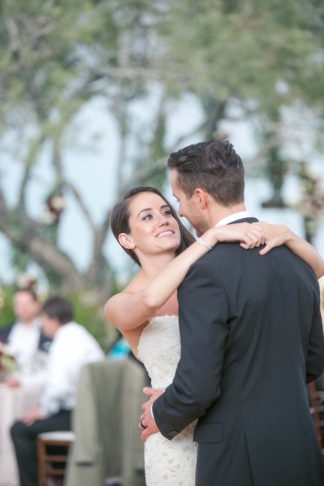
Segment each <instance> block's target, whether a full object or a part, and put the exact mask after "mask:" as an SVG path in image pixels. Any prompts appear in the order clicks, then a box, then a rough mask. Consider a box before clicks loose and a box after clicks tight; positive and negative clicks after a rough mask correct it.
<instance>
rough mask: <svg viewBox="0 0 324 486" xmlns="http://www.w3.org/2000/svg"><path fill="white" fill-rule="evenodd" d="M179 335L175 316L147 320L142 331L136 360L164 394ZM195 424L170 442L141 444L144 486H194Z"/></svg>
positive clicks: (174, 363)
mask: <svg viewBox="0 0 324 486" xmlns="http://www.w3.org/2000/svg"><path fill="white" fill-rule="evenodd" d="M180 351H181V347H180V333H179V323H178V317H177V316H157V317H153V318H152V319H150V321H149V324H148V325H147V326H146V327H145V328H144V330H143V331H142V335H141V337H140V340H139V344H138V357H139V358H140V359H141V360H142V362H143V364H144V366H145V368H146V370H147V372H148V374H149V376H150V378H151V384H152V387H153V388H156V389H160V390H161V389H162V390H164V389H165V388H166V387H167V386H168V385H170V384H171V383H172V380H173V378H174V375H175V372H176V369H177V364H178V362H179V359H180ZM194 426H195V424H190V425H189V426H188V427H186V428H185V429H184V430H183V431H182V432H181V433H180V434H178V435H177V436H176V437H175V438H174V439H172V441H169V440H167V439H166V438H165V437H163V436H162V435H161V434H159V433H158V434H153V435H151V436H150V437H149V438H148V440H147V441H146V442H145V476H146V484H147V486H194V484H195V470H196V461H197V444H196V443H194V442H193V430H194Z"/></svg>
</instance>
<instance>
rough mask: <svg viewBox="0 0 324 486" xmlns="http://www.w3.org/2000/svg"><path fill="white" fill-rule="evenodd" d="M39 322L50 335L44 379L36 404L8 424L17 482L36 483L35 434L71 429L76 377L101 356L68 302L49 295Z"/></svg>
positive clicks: (31, 484) (31, 485) (34, 485)
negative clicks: (16, 465) (13, 448)
mask: <svg viewBox="0 0 324 486" xmlns="http://www.w3.org/2000/svg"><path fill="white" fill-rule="evenodd" d="M42 326H43V331H44V333H45V334H46V335H48V336H49V337H51V338H52V339H53V344H52V346H51V348H50V351H49V357H48V363H47V373H46V383H45V385H44V392H43V394H42V396H41V398H40V401H39V408H37V409H36V410H33V411H31V412H29V413H27V414H26V415H25V416H24V417H23V418H22V420H21V421H17V422H15V424H14V425H13V426H12V428H11V436H12V440H13V444H14V447H15V452H16V458H17V464H18V469H19V476H20V485H21V486H36V485H37V484H38V478H37V469H38V467H37V449H36V446H37V436H38V434H40V433H42V432H50V431H55V430H60V431H62V430H71V411H72V410H73V408H74V406H75V400H76V393H77V385H78V379H79V376H80V372H81V369H82V367H83V366H84V365H85V364H86V363H90V362H93V361H99V360H102V359H103V358H104V354H103V351H102V350H101V348H100V347H99V345H98V343H97V342H96V340H95V339H94V338H93V336H91V335H90V334H89V333H88V331H86V329H85V328H84V327H82V326H80V325H79V324H77V323H76V322H74V321H73V311H72V307H71V305H70V303H69V302H68V301H67V300H66V299H64V298H62V297H52V298H51V299H49V300H48V301H47V302H45V304H44V305H43V307H42Z"/></svg>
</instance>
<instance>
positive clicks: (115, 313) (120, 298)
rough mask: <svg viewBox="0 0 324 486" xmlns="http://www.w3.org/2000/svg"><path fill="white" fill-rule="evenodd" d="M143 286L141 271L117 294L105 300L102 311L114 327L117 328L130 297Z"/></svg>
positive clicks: (130, 299)
mask: <svg viewBox="0 0 324 486" xmlns="http://www.w3.org/2000/svg"><path fill="white" fill-rule="evenodd" d="M143 287H144V282H143V277H142V275H141V272H140V273H139V274H138V275H136V277H134V278H133V279H132V280H131V281H130V282H129V284H128V285H127V286H126V287H125V288H124V289H123V290H122V291H121V292H118V293H117V294H114V295H112V296H111V297H110V298H109V299H108V300H107V302H106V304H105V307H104V312H105V316H106V319H107V320H108V321H109V322H110V323H111V324H112V325H113V326H115V327H117V328H119V321H120V316H121V315H122V314H124V313H125V309H126V308H127V305H128V303H131V301H132V297H134V295H135V294H136V293H137V292H139V291H140V290H142V288H143Z"/></svg>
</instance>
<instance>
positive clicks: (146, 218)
mask: <svg viewBox="0 0 324 486" xmlns="http://www.w3.org/2000/svg"><path fill="white" fill-rule="evenodd" d="M152 217H153V216H152V214H150V213H148V214H145V216H143V218H142V220H143V221H149V220H150V219H152Z"/></svg>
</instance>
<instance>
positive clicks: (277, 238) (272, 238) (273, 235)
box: [260, 222, 293, 255]
mask: <svg viewBox="0 0 324 486" xmlns="http://www.w3.org/2000/svg"><path fill="white" fill-rule="evenodd" d="M260 225H261V227H262V229H263V231H264V234H265V241H266V246H265V247H264V248H262V250H261V251H260V255H265V254H266V253H268V252H269V251H270V250H272V249H273V248H276V247H277V246H281V245H284V244H285V243H286V242H287V241H288V240H289V239H290V238H292V237H293V233H292V232H291V231H290V229H289V228H287V226H284V225H283V224H270V223H264V222H260Z"/></svg>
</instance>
